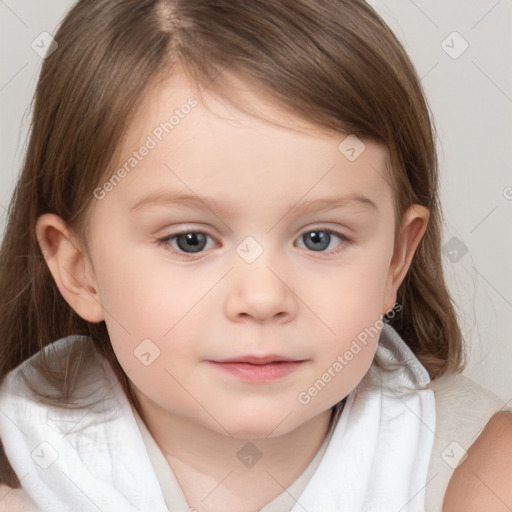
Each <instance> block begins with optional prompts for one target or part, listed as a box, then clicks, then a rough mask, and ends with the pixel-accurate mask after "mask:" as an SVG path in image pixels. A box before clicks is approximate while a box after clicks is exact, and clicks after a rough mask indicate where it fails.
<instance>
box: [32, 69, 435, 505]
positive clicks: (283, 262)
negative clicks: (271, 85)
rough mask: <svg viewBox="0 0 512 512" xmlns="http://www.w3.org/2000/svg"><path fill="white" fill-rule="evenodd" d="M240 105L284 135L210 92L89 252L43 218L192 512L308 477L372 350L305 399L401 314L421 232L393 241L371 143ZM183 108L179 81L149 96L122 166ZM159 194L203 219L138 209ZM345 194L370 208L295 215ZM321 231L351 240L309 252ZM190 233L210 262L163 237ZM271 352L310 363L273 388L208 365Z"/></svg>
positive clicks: (42, 226) (173, 210)
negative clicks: (354, 349)
mask: <svg viewBox="0 0 512 512" xmlns="http://www.w3.org/2000/svg"><path fill="white" fill-rule="evenodd" d="M244 95H245V97H246V98H247V99H248V101H250V102H251V104H252V105H253V106H256V107H257V108H258V109H259V111H261V112H263V113H265V115H267V116H269V117H270V118H272V119H274V120H277V121H279V122H280V123H285V124H286V127H280V126H276V125H275V124H273V123H272V122H270V121H262V120H258V119H255V118H254V117H250V116H248V115H246V114H243V113H241V112H240V111H238V110H236V109H235V108H233V107H230V106H228V105H227V104H225V103H223V102H221V101H218V100H216V99H214V98H213V97H210V98H209V101H208V102H207V103H204V102H203V101H202V102H200V103H199V104H198V105H197V106H196V107H195V108H194V109H193V110H192V111H191V113H190V114H188V115H187V116H186V117H184V118H183V119H181V120H180V123H179V124H178V125H177V126H176V127H175V128H174V129H173V130H172V133H170V134H168V135H166V136H165V137H164V138H163V140H162V141H161V142H159V143H158V145H157V147H156V148H154V149H152V150H151V151H150V152H149V154H148V155H147V156H145V157H144V158H143V159H142V161H141V162H140V163H139V164H138V165H137V167H136V168H134V169H133V170H132V171H131V172H130V173H129V174H128V175H126V176H125V177H124V178H123V179H122V181H121V182H120V183H119V184H117V185H116V186H115V188H114V189H113V190H111V191H109V192H108V193H106V194H105V197H104V198H102V199H94V204H93V207H92V210H91V216H90V219H89V225H88V235H89V237H88V238H89V241H90V243H89V246H88V247H86V246H85V244H84V243H83V242H82V241H80V240H79V239H78V238H77V237H76V235H75V234H74V233H73V231H72V230H71V229H70V228H69V227H68V226H66V224H65V223H64V222H63V220H62V219H60V218H59V217H58V216H56V215H54V214H45V215H42V216H41V217H40V218H39V220H38V223H37V236H38V239H39V241H40V244H41V248H42V250H43V253H44V254H45V258H46V261H47V262H48V266H49V268H50V270H51V272H52V275H53V277H54V279H55V282H56V284H57V286H58V287H59V290H60V292H61V293H62V295H63V297H64V298H65V299H66V301H67V302H68V303H69V304H70V306H71V307H73V309H74V310H75V311H76V312H77V313H78V314H79V315H80V316H81V317H82V318H84V319H86V320H88V321H91V322H99V321H101V320H104V321H105V322H106V325H107V328H108V331H109V335H110V339H111V342H112V346H113V348H114V351H115V353H116V356H117V358H118V360H119V362H120V364H121V366H122V367H123V369H124V370H125V372H126V373H127V375H128V377H129V379H130V381H131V385H132V390H133V393H134V394H135V395H136V397H137V399H138V400H139V402H140V407H141V411H140V412H141V415H142V416H143V418H144V421H145V423H146V424H147V426H148V428H149V430H150V431H151V433H152V435H153V436H154V438H155V440H156V442H157V443H158V445H159V446H160V448H161V450H162V452H163V453H164V455H165V457H166V459H167V460H168V462H169V464H170V465H171V467H172V469H173V471H174V473H175V475H176V477H177V479H178V481H179V483H180V485H181V487H182V489H183V492H184V494H185V496H186V498H187V500H188V502H189V504H190V505H191V506H192V507H195V508H196V509H197V510H198V511H201V512H202V511H205V512H213V511H217V510H225V505H226V503H230V510H233V511H242V510H243V511H245V512H247V511H249V510H258V509H259V508H261V507H262V506H264V505H265V504H266V503H268V502H269V501H271V500H272V499H273V498H275V497H276V496H278V495H279V494H281V492H283V489H284V488H286V487H287V486H289V485H290V484H291V483H292V482H293V481H294V480H295V479H296V478H297V477H298V476H299V475H300V473H302V471H303V470H304V469H305V468H306V467H307V465H308V464H309V462H310V461H311V459H312V458H313V456H314V454H315V453H316V451H317V450H318V448H319V447H320V445H321V443H322V441H323V439H324V438H325V435H326V432H327V430H328V424H329V418H330V408H331V407H332V406H333V405H334V404H336V403H337V402H338V401H340V400H341V399H343V398H344V397H345V396H346V395H347V394H349V393H350V392H351V391H352V390H353V389H354V388H355V387H356V386H357V384H358V383H359V382H360V381H361V379H362V378H363V376H364V375H365V373H366V372H367V371H368V368H369V366H370V364H371V362H372V360H373V357H374V355H375V351H376V348H377V342H378V338H377V337H374V338H370V339H369V340H368V342H367V344H366V345H362V344H361V350H360V351H359V352H358V354H357V355H355V356H354V358H353V359H352V360H351V361H349V362H347V364H346V366H345V367H344V368H343V370H342V371H341V372H339V373H338V374H337V375H336V377H335V378H333V379H332V380H331V381H330V382H329V384H328V385H327V386H325V388H324V389H323V390H322V391H321V392H319V393H318V394H317V395H316V396H314V397H311V400H310V401H309V403H307V404H303V403H301V402H300V401H299V400H298V395H299V394H300V393H301V392H304V391H307V390H308V388H310V387H311V385H312V384H313V383H314V382H315V381H317V380H318V379H319V378H321V377H322V374H324V372H325V371H326V369H328V368H329V367H332V365H333V363H334V362H335V361H336V360H337V357H338V356H339V355H340V354H343V353H345V351H346V350H348V349H349V347H350V346H351V343H352V341H353V340H354V339H356V338H357V336H358V334H359V333H361V332H362V331H364V330H365V328H368V327H371V326H374V325H376V324H377V325H379V324H378V321H379V319H380V318H381V315H382V314H384V313H386V312H387V311H389V310H390V309H391V308H392V307H393V305H394V304H395V302H396V293H397V289H398V287H399V285H400V283H401V282H402V280H403V278H404V276H405V274H406V272H407V270H408V268H409V266H410V262H411V258H412V256H413V254H414V251H415V250H416V248H417V245H418V243H419V241H420V239H421V237H422V236H423V234H424V231H425V229H426V225H427V221H428V211H427V210H426V209H425V208H423V207H420V206H418V205H415V206H413V207H411V208H410V209H409V210H408V211H407V212H406V215H405V225H404V230H403V238H402V241H403V243H401V244H400V245H395V244H394V230H395V222H396V219H395V218H394V208H393V190H392V188H391V187H390V184H389V179H387V178H386V176H387V174H386V173H387V170H386V163H387V159H388V153H387V150H386V148H385V147H383V146H382V145H380V144H377V143H375V142H371V141H368V140H365V141H364V144H365V150H364V151H363V153H362V154H361V155H360V156H359V157H358V158H357V159H356V160H354V161H349V160H348V159H347V158H346V157H345V156H344V154H342V153H341V152H340V151H339V150H338V145H339V144H340V142H341V141H343V140H344V138H345V137H346V134H341V133H336V132H332V131H331V132H329V131H326V130H320V129H319V128H318V127H315V126H313V125H308V124H307V123H306V122H305V121H303V120H300V119H296V118H294V117H293V116H291V115H290V114H287V113H285V112H283V111H281V110H280V109H278V108H277V107H275V106H274V105H272V104H271V103H270V102H268V101H267V100H266V99H265V97H264V96H263V95H259V94H258V92H257V91H256V90H252V89H246V90H245V91H244ZM190 96H195V97H196V98H198V97H199V96H198V92H197V91H196V89H195V88H194V86H193V85H192V84H190V83H188V82H187V80H186V79H185V78H184V77H183V76H182V75H181V74H176V75H173V77H172V78H170V79H168V80H166V81H162V82H160V83H158V84H157V85H155V86H154V87H153V88H152V89H151V91H150V93H149V94H147V95H146V96H145V100H144V102H143V103H142V105H141V107H140V109H139V112H138V114H137V115H136V116H135V118H134V119H135V120H136V122H134V123H133V124H132V125H131V127H130V130H129V132H128V136H127V137H126V139H125V141H124V142H123V147H122V152H121V157H120V159H119V162H118V165H119V166H121V165H123V163H124V162H125V161H126V160H127V159H128V158H129V157H130V156H131V155H132V153H133V151H134V150H136V149H138V148H140V146H141V145H142V144H143V143H144V141H145V140H146V138H147V136H148V135H150V134H151V133H152V132H153V130H154V129H155V127H157V126H158V125H159V123H161V122H162V121H164V120H166V119H168V118H169V112H172V111H173V110H174V109H175V108H179V107H180V105H183V104H184V103H186V101H187V98H189V97H190ZM299 127H300V129H299ZM101 185H102V184H100V186H101ZM155 191H156V192H162V191H169V192H171V193H188V194H193V195H196V196H199V197H201V198H203V202H202V204H203V209H198V208H192V207H190V206H180V207H178V206H177V205H176V204H174V205H173V204H172V203H160V204H153V205H151V206H145V207H144V208H141V209H139V210H136V211H134V212H130V209H131V208H132V207H133V206H134V205H135V203H136V202H137V201H138V200H139V199H140V198H141V197H142V196H144V195H146V194H149V193H152V192H155ZM348 194H359V195H364V196H365V197H367V198H369V199H370V200H371V201H373V202H374V203H375V208H373V207H369V206H368V205H367V204H364V203H358V202H351V203H346V204H344V205H343V207H340V208H337V209H331V210H327V211H324V212H318V213H313V212H310V213H300V214H299V212H298V210H297V208H295V206H296V205H298V206H300V205H301V204H302V203H304V202H305V201H309V200H312V199H325V198H327V197H331V196H333V195H337V196H346V195H348ZM206 197H210V198H215V199H216V200H217V201H218V202H219V203H220V205H221V206H222V207H223V209H222V210H219V211H217V210H215V209H214V207H213V205H212V204H211V203H210V202H209V201H208V199H204V198H206ZM228 206H230V207H231V208H232V209H233V211H228V210H227V207H228ZM315 229H316V230H317V231H318V230H320V229H323V230H325V229H333V230H335V231H338V232H339V233H341V234H342V235H343V236H344V237H346V238H347V239H348V240H349V241H347V240H344V239H341V238H338V237H337V236H335V235H332V236H331V238H330V242H329V244H328V246H327V244H326V248H320V249H317V250H315V246H314V245H312V243H311V240H310V242H309V246H307V245H306V243H308V239H310V237H308V236H307V234H308V233H309V234H311V232H312V231H315ZM183 231H184V232H185V233H198V232H199V233H205V234H207V235H208V237H207V238H206V240H207V242H206V244H205V245H204V250H203V251H202V252H200V253H190V249H189V253H187V252H185V251H186V250H187V247H190V246H189V245H187V243H186V240H184V239H183V237H181V241H180V240H179V239H177V238H174V239H173V240H168V241H167V242H160V243H158V240H157V239H158V238H162V237H166V236H169V235H172V234H175V233H177V232H183ZM325 235H326V236H327V237H328V235H327V234H325ZM248 236H250V237H253V239H254V240H256V242H257V244H258V245H259V247H260V248H261V249H262V253H261V254H260V255H259V256H258V257H257V258H256V259H255V260H254V261H253V262H251V263H248V262H247V261H245V260H244V259H243V258H242V257H241V256H240V255H239V254H238V253H237V248H238V249H239V250H240V248H242V249H245V248H249V251H253V250H254V247H255V246H254V245H250V246H245V245H244V244H242V242H243V241H244V239H245V238H246V237H248ZM178 243H180V244H181V245H178ZM317 243H318V242H317ZM180 247H181V248H182V249H181V251H180ZM183 247H184V248H185V249H183ZM311 247H313V249H312V248H311ZM180 254H181V255H180ZM251 254H254V253H251ZM144 339H150V340H151V343H152V345H150V346H151V347H154V346H156V347H158V349H159V351H160V354H159V357H157V358H156V359H155V360H154V361H153V362H152V363H151V364H150V365H149V366H145V365H144V364H142V363H141V361H140V360H139V359H138V358H137V357H136V356H135V355H134V350H135V349H136V348H137V347H138V346H139V345H140V343H141V342H142V340H144ZM146 343H147V342H146ZM151 350H152V351H154V348H152V349H151ZM270 353H272V354H280V355H284V356H288V357H292V358H296V359H300V360H304V361H305V362H304V363H302V364H301V366H300V367H299V368H298V369H297V370H296V371H295V372H293V373H291V374H289V375H288V376H286V377H284V378H281V379H279V380H276V381H273V382H266V383H247V382H242V381H241V380H239V379H238V378H236V377H234V376H232V375H229V374H227V373H225V372H223V371H221V370H220V369H218V368H217V367H214V365H212V364H211V363H210V362H208V361H209V360H218V359H221V358H228V357H234V356H240V355H244V354H256V355H265V354H270ZM248 441H251V442H252V443H253V444H254V445H256V446H257V448H258V450H259V451H260V452H261V454H262V458H261V460H260V461H259V462H258V463H257V464H256V465H255V466H253V467H252V468H247V467H245V466H244V465H243V464H241V463H240V461H239V460H238V458H237V456H236V455H237V452H238V451H239V450H240V449H241V448H242V447H244V446H245V444H246V443H247V442H248ZM219 482H222V483H221V484H220V485H219ZM205 496H208V497H207V498H206V499H205Z"/></svg>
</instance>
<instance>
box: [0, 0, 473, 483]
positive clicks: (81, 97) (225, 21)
mask: <svg viewBox="0 0 512 512" xmlns="http://www.w3.org/2000/svg"><path fill="white" fill-rule="evenodd" d="M54 38H55V40H56V41H57V43H58V48H57V49H56V50H55V51H54V52H53V53H51V55H49V56H48V57H47V58H46V59H45V60H44V63H43V66H42V70H41V74H40V77H39V81H38V85H37V89H36V94H35V101H34V108H33V115H32V123H31V130H30V140H29V144H28V148H27V152H26V156H25V160H24V164H23V169H22V171H21V173H20V176H19V179H18V181H17V184H16V187H15V191H14V194H13V197H12V200H11V202H10V205H9V209H8V219H7V227H6V231H5V235H4V239H3V242H2V246H1V249H0V291H1V293H0V382H1V381H2V379H3V378H4V376H5V375H6V373H7V372H9V371H10V370H12V369H13V368H15V367H16V366H18V365H19V364H20V363H21V362H23V361H24V360H26V359H27V358H29V357H30V356H31V355H33V354H35V353H36V352H38V351H40V350H41V349H42V348H43V347H45V346H47V345H48V344H50V343H51V342H52V341H55V340H56V339H59V338H61V337H63V336H66V335H69V334H78V335H86V336H88V337H91V338H92V340H93V342H94V344H95V347H96V348H97V350H98V351H99V352H100V353H101V354H102V355H103V356H105V357H106V358H107V360H108V361H109V362H110V364H111V365H112V368H113V369H114V371H115V372H116V374H117V375H118V376H119V378H120V379H121V380H122V382H123V385H124V386H125V389H126V390H127V389H128V387H127V380H126V379H127V378H126V376H125V375H124V373H123V372H122V369H121V367H120V365H119V363H118V362H117V360H116V358H115V354H114V352H113V350H112V347H111V344H110V340H109V337H108V333H107V329H106V325H105V322H100V323H95V324H93V323H89V322H87V321H85V320H84V319H82V318H81V317H80V316H78V315H77V314H76V313H75V312H74V310H73V309H72V308H71V307H70V306H69V305H68V304H67V302H66V301H65V300H64V299H63V297H62V296H61V294H60V292H59V290H58V288H57V286H56V284H55V282H54V280H53V278H52V275H51V274H50V271H49V269H48V266H47V264H46V262H45V260H44V257H43V254H42V252H41V249H40V246H39V244H38V240H37V238H36V232H35V225H36V221H37V219H38V217H39V216H40V215H42V214H43V213H47V212H50V213H55V214H57V215H59V216H60V217H62V219H64V221H66V222H67V223H68V225H69V226H70V227H71V228H72V229H74V230H75V232H76V233H77V234H78V235H79V236H81V237H82V239H83V240H84V243H85V241H86V226H87V218H88V212H89V211H90V208H91V205H92V204H93V202H94V200H95V199H94V196H93V191H94V189H95V188H96V187H97V186H98V184H100V183H102V180H104V177H105V176H108V175H109V172H111V171H112V165H113V164H114V162H115V161H116V156H117V154H118V153H117V152H118V148H119V147H120V143H121V141H122V139H123V137H124V135H125V133H126V130H127V127H128V125H129V123H130V120H131V118H132V116H133V115H134V112H135V111H136V109H137V106H138V105H139V102H140V100H141V98H142V95H143V93H144V92H145V91H146V90H147V89H148V87H150V84H151V83H152V81H154V80H157V79H158V78H159V77H165V76H169V75H171V74H172V73H173V71H174V70H175V69H176V68H177V67H178V66H179V67H180V69H182V70H184V71H185V72H186V73H187V75H188V76H189V77H190V78H191V79H192V80H193V81H194V83H196V84H197V85H199V86H200V88H202V89H203V90H206V89H208V92H209V93H215V94H218V95H219V97H221V98H223V99H225V100H226V101H230V102H232V103H233V104H235V105H236V106H238V107H239V108H241V109H242V110H246V111H250V113H252V114H254V115H257V113H255V112H252V111H251V109H250V106H248V105H246V104H244V103H243V101H238V97H237V94H236V93H235V92H234V91H235V88H234V87H233V82H231V81H230V76H236V77H237V78H240V79H242V80H245V81H246V82H247V83H249V84H252V85H255V86H257V87H258V88H259V89H260V90H262V91H264V92H266V93H267V94H268V95H269V97H271V98H272V99H273V101H274V102H275V104H276V105H278V106H281V107H283V108H284V109H287V110H288V111H289V112H293V113H294V114H297V115H299V116H301V117H302V118H304V119H306V120H308V121H310V122H314V123H316V124H317V125H318V126H319V127H325V128H328V129H334V130H337V131H339V132H340V133H344V134H354V135H356V136H357V137H360V138H368V139H371V140H375V141H378V142H382V143H383V144H385V145H386V146H387V148H388V150H389V154H390V163H391V165H390V175H391V181H392V184H393V187H394V189H395V198H394V199H395V213H396V218H397V219H398V222H397V227H396V230H397V231H396V232H397V233H398V231H399V228H400V222H401V220H400V219H403V214H404V212H405V210H406V209H407V208H408V207H409V206H410V205H411V204H414V203H419V204H421V205H424V206H426V207H427V208H428V209H429V211H430V218H429V223H428V227H427V230H426V233H425V235H424V237H423V239H422V241H421V242H420V244H419V247H418V249H417V251H416V254H415V255H414V258H413V260H412V264H411V267H410V270H409V272H408V274H407V276H406V277H405V280H404V281H403V283H402V284H401V286H400V288H399V290H398V302H399V304H400V305H401V306H402V308H401V313H400V314H397V315H394V316H393V318H388V322H389V323H390V324H391V325H392V326H393V327H394V328H395V330H397V332H398V333H399V334H400V335H401V336H402V338H403V339H404V340H405V342H406V343H407V344H408V346H409V347H410V348H411V349H412V351H413V352H414V353H415V354H416V356H417V357H418V359H419V360H420V362H421V363H422V364H423V365H424V366H425V368H426V369H427V371H428V373H429V375H430V377H431V378H433V379H434V378H437V377H440V376H442V375H443V374H445V373H449V372H454V373H460V371H462V369H463V368H464V364H463V356H464V350H463V340H462V335H461V331H460V328H459V325H458V323H457V318H456V312H455V310H454V305H453V302H452V300H451V298H450V296H449V293H448V291H447V287H446V284H445V278H444V275H443V269H442V260H441V248H440V240H441V221H442V217H441V210H440V205H439V202H438V164H437V156H436V150H435V142H434V140H435V137H434V127H433V123H432V121H431V116H430V111H429V108H428V105H427V102H426V100H425V97H424V94H423V91H422V88H421V85H420V80H419V78H418V76H417V74H416V72H415V69H414V67H413V65H412V63H411V62H410V60H409V58H408V56H407V54H406V53H405V50H404V49H403V47H402V45H401V44H400V42H399V41H398V40H397V38H396V37H395V36H394V34H393V33H392V31H391V30H390V29H389V27H388V26H387V25H386V24H385V23H384V22H383V20H382V19H381V18H380V17H379V15H378V14H377V13H376V12H375V11H374V10H373V8H371V7H370V6H369V5H367V4H366V3H365V2H364V1H362V0H251V1H250V2H248V1H247V0H80V1H79V2H78V3H77V4H76V5H75V6H74V7H73V8H72V9H71V10H70V11H69V13H68V14H67V16H66V17H65V18H64V20H63V22H62V23H61V25H60V27H59V29H58V31H57V32H56V34H55V35H54ZM77 350H78V352H77V353H75V354H74V357H73V358H72V359H69V360H68V362H67V363H66V364H65V365H64V366H63V368H62V369H61V371H56V370H55V369H50V368H48V369H47V370H46V373H47V376H48V378H51V379H54V380H55V381H56V382H58V383H59V385H60V389H61V396H60V400H61V402H63V403H65V398H66V397H67V396H69V394H70V393H71V391H72V389H73V387H74V386H75V378H74V376H75V375H76V374H77V373H78V372H77V369H79V368H80V367H81V366H83V365H85V364H87V361H88V360H89V356H88V354H86V353H85V352H83V353H81V352H80V349H77ZM42 399H46V400H48V401H50V402H51V401H52V400H57V398H56V397H42ZM68 406H70V407H71V406H72V404H68ZM0 448H1V447H0ZM0 452H1V450H0ZM0 456H1V459H0V481H4V482H6V483H7V484H8V485H11V486H19V482H18V480H17V478H16V476H15V475H14V472H13V471H12V469H10V467H9V466H8V464H7V462H6V460H5V456H4V454H3V453H0Z"/></svg>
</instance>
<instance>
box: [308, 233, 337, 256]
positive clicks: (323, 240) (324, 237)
mask: <svg viewBox="0 0 512 512" xmlns="http://www.w3.org/2000/svg"><path fill="white" fill-rule="evenodd" d="M309 240H312V241H313V244H310V243H308V241H309ZM330 240H331V235H330V233H328V232H327V231H310V232H309V233H307V234H306V235H304V241H305V245H306V247H307V248H308V249H311V250H321V251H322V250H325V248H326V247H329V242H330Z"/></svg>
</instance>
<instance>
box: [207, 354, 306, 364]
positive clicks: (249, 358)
mask: <svg viewBox="0 0 512 512" xmlns="http://www.w3.org/2000/svg"><path fill="white" fill-rule="evenodd" d="M283 361H286V362H288V361H300V360H299V359H295V358H292V357H286V356H281V355H278V354H269V355H266V356H255V355H245V356H240V357H230V358H228V359H218V360H215V361H213V362H215V363H250V364H269V363H279V362H283Z"/></svg>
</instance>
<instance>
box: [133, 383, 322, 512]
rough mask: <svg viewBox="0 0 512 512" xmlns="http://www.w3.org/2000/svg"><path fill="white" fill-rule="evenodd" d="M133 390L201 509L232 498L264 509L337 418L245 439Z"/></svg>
mask: <svg viewBox="0 0 512 512" xmlns="http://www.w3.org/2000/svg"><path fill="white" fill-rule="evenodd" d="M132 393H133V394H134V395H135V398H136V399H135V400H134V405H135V407H136V408H137V411H138V412H139V415H140V416H141V418H142V419H143V421H144V423H145V424H146V426H147V428H148V430H149V431H150V433H151V435H152V436H153V438H154V439H155V441H156V443H157V444H158V446H159V447H160V450H161V451H162V453H163V455H164V457H165V458H166V460H167V462H168V463H169V465H170V467H171V469H172V471H173V473H174V475H175V476H176V479H177V480H178V482H179V484H180V487H181V489H182V491H183V494H184V495H185V497H186V499H187V501H188V503H189V505H191V506H193V507H195V508H197V510H199V511H201V512H202V511H212V512H213V511H215V510H225V504H226V503H231V504H233V505H234V504H235V503H237V504H238V506H240V510H244V511H247V510H249V509H251V510H252V508H251V507H253V508H254V510H259V508H261V507H263V506H264V505H266V504H267V503H268V502H270V501H272V500H273V499H274V498H275V497H277V496H279V495H280V494H281V493H282V492H283V491H284V490H285V489H286V488H287V487H289V486H290V485H291V484H292V483H293V482H294V481H295V480H296V479H297V478H298V477H299V476H300V474H301V473H302V472H303V471H304V470H305V469H306V467H307V466H308V465H309V463H310V462H311V460H312V459H313V457H314V456H315V454H316V453H317V451H318V450H319V448H320V447H321V445H322V442H323V441H324V440H325V437H326V435H327V433H328V431H329V427H330V424H331V420H332V410H331V409H329V410H327V411H324V412H323V413H321V414H319V415H317V416H315V417H313V418H311V419H310V420H308V421H307V422H305V423H303V424H302V425H300V426H299V427H297V428H296V429H294V430H293V431H290V432H288V433H287V434H284V435H280V436H276V437H265V438H258V439H241V438H235V437H229V436H228V435H224V434H221V433H219V432H215V431H212V430H211V429H208V428H206V427H204V426H203V425H201V424H199V423H197V422H195V421H191V420H189V419H188V418H183V417H180V416H177V415H175V414H172V413H169V412H168V411H163V410H162V409H161V408H160V407H159V406H158V405H157V404H155V403H154V402H152V401H151V400H149V399H148V398H147V397H144V396H142V395H141V394H140V391H139V390H137V389H132ZM137 398H138V399H137ZM258 457H260V458H259V460H257V459H258ZM255 461H256V462H255ZM199 506H200V508H199ZM248 507H249V508H248ZM232 510H235V508H233V509H232Z"/></svg>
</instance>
